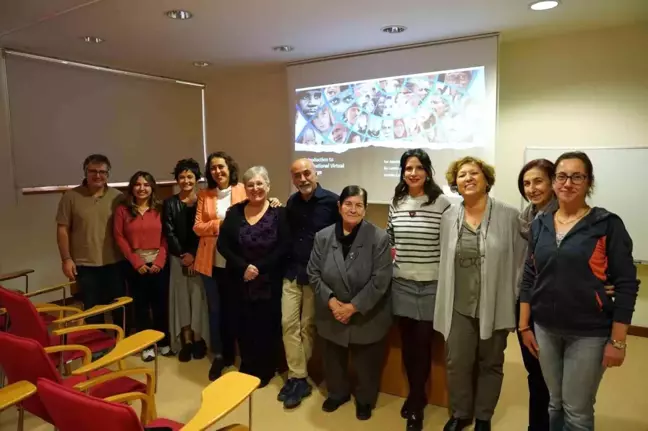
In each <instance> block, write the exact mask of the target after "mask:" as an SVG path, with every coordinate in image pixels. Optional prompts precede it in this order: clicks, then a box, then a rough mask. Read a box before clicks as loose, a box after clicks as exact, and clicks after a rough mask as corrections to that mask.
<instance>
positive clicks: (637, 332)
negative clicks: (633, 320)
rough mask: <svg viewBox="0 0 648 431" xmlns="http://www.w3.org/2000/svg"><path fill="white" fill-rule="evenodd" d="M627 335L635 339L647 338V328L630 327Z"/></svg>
mask: <svg viewBox="0 0 648 431" xmlns="http://www.w3.org/2000/svg"><path fill="white" fill-rule="evenodd" d="M628 335H634V336H635V337H643V338H648V328H646V327H645V326H632V325H631V326H630V329H628Z"/></svg>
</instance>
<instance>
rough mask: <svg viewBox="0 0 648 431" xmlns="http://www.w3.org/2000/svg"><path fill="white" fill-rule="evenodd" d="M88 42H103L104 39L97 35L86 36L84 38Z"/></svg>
mask: <svg viewBox="0 0 648 431" xmlns="http://www.w3.org/2000/svg"><path fill="white" fill-rule="evenodd" d="M83 40H84V41H85V42H86V43H101V42H103V41H104V40H103V39H102V38H100V37H97V36H86V37H84V38H83Z"/></svg>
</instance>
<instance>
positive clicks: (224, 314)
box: [213, 267, 238, 366]
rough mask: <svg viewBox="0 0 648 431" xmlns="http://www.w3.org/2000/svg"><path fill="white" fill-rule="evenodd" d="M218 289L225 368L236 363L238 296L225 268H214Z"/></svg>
mask: <svg viewBox="0 0 648 431" xmlns="http://www.w3.org/2000/svg"><path fill="white" fill-rule="evenodd" d="M213 277H214V279H215V280H216V289H218V293H219V295H220V304H219V306H220V313H219V320H220V341H221V346H222V354H223V360H224V362H225V366H230V365H234V363H235V362H236V328H237V326H238V325H237V321H236V316H237V306H238V305H237V299H236V298H237V295H236V287H235V286H234V285H233V283H232V282H231V281H230V279H229V274H228V273H227V271H226V270H225V268H216V267H214V268H213Z"/></svg>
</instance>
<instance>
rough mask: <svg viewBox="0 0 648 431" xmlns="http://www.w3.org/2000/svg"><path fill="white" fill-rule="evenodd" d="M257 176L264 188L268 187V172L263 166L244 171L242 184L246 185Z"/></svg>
mask: <svg viewBox="0 0 648 431" xmlns="http://www.w3.org/2000/svg"><path fill="white" fill-rule="evenodd" d="M257 175H258V176H260V177H261V178H262V179H263V181H264V182H265V183H266V186H268V187H270V177H269V176H268V170H267V169H266V168H265V167H264V166H252V167H251V168H250V169H248V170H247V171H245V173H244V174H243V184H247V182H248V181H250V180H251V179H252V178H254V177H256V176H257Z"/></svg>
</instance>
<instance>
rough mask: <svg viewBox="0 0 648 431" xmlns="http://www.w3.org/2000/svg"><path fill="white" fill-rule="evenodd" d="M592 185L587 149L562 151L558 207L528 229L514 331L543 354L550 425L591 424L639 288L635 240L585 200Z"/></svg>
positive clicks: (582, 429)
mask: <svg viewBox="0 0 648 431" xmlns="http://www.w3.org/2000/svg"><path fill="white" fill-rule="evenodd" d="M593 187H594V169H593V167H592V162H591V161H590V159H589V157H588V156H587V154H585V153H582V152H568V153H565V154H562V155H561V156H560V157H559V158H558V160H556V173H555V176H554V179H553V190H554V192H555V194H556V197H557V199H558V208H557V210H554V211H551V212H547V213H544V214H543V215H541V216H540V217H538V218H536V219H535V220H534V221H533V223H532V224H531V232H530V235H529V237H530V239H529V250H528V256H527V260H526V265H525V269H524V277H523V280H522V285H521V293H520V302H521V306H520V320H519V328H518V331H519V332H521V333H522V337H523V341H524V344H525V345H526V347H527V348H528V349H529V351H530V352H531V353H532V354H533V355H534V356H536V357H538V358H539V359H540V365H541V366H542V373H543V375H544V378H545V381H546V383H547V387H548V388H549V394H550V401H549V421H550V430H551V431H562V430H564V429H569V430H578V431H589V430H593V429H594V402H595V399H596V392H597V390H598V387H599V383H600V381H601V378H602V377H603V372H604V370H605V369H606V368H610V367H618V366H621V365H622V364H623V361H624V359H625V354H626V351H625V349H626V337H627V333H628V327H629V326H630V323H631V320H632V314H633V312H634V307H635V302H636V299H637V291H638V289H639V282H638V280H637V269H636V267H635V266H634V262H633V259H632V240H631V239H630V236H629V235H628V232H627V231H626V229H625V226H624V225H623V221H622V220H621V219H620V218H619V216H617V215H616V214H613V213H611V212H609V211H607V210H605V209H603V208H600V207H594V208H591V207H590V206H589V205H588V204H587V200H586V199H587V197H588V196H589V195H590V194H591V192H592V189H593ZM606 283H610V284H612V285H614V296H615V299H614V301H613V300H611V299H610V298H609V297H608V295H606V291H605V284H606ZM531 314H533V320H534V322H535V324H534V329H535V335H534V332H533V331H532V330H531V327H530V322H531V321H530V316H531ZM536 337H537V341H536Z"/></svg>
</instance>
